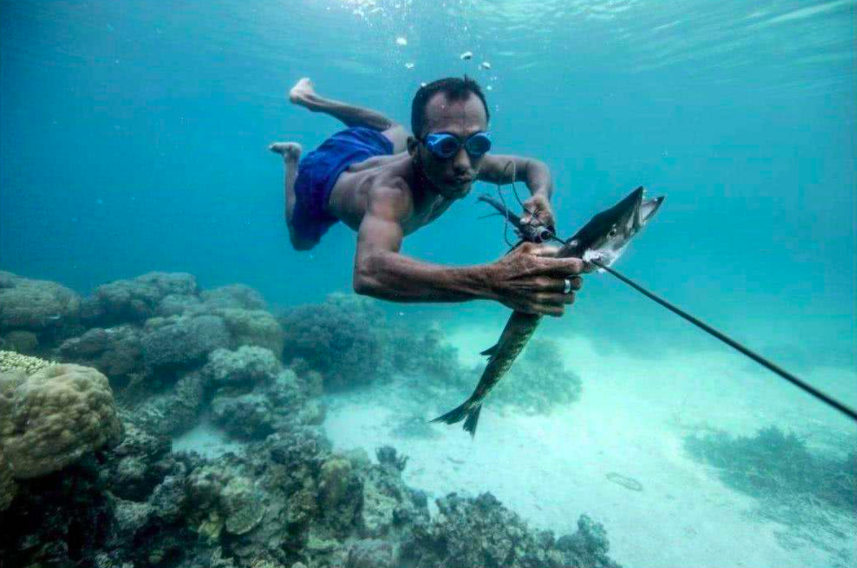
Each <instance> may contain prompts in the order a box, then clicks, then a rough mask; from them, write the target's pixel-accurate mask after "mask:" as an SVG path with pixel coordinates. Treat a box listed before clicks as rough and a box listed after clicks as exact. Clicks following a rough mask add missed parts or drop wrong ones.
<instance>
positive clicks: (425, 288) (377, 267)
mask: <svg viewBox="0 0 857 568" xmlns="http://www.w3.org/2000/svg"><path fill="white" fill-rule="evenodd" d="M412 211H413V204H412V203H411V200H410V193H409V192H407V191H404V190H401V189H397V188H375V189H373V190H371V193H370V196H369V204H368V207H367V211H366V214H365V215H364V217H363V222H362V223H361V224H360V230H359V233H358V237H357V254H356V256H355V261H354V291H355V292H357V293H358V294H365V295H368V296H373V297H375V298H380V299H384V300H392V301H396V302H462V301H466V300H476V299H490V300H496V301H499V302H502V303H503V304H505V305H506V306H508V307H510V308H512V309H515V310H519V311H523V312H527V313H539V314H548V315H554V316H560V315H562V314H563V312H564V308H565V304H570V303H572V302H573V301H574V293H570V294H564V293H563V290H564V288H565V281H566V279H568V280H569V281H570V283H571V286H572V288H573V289H574V290H577V289H579V288H580V285H581V280H580V278H579V277H578V275H579V274H580V272H581V271H582V270H583V268H584V267H583V263H582V261H580V260H579V259H574V258H563V259H560V258H552V257H553V255H554V254H555V250H554V249H551V248H549V247H543V246H542V247H540V246H536V245H531V244H527V245H524V246H521V247H518V248H517V249H515V250H514V251H513V252H511V253H509V254H507V255H506V256H504V257H503V258H501V259H500V260H498V261H497V262H493V263H491V264H483V265H476V266H462V267H447V266H442V265H437V264H432V263H428V262H423V261H420V260H416V259H413V258H410V257H407V256H405V255H403V254H401V253H400V252H399V251H400V249H401V245H402V239H403V238H404V230H403V228H402V225H403V223H404V222H405V220H407V218H408V216H409V215H411V213H412Z"/></svg>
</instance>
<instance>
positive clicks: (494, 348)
mask: <svg viewBox="0 0 857 568" xmlns="http://www.w3.org/2000/svg"><path fill="white" fill-rule="evenodd" d="M498 347H500V342H499V341H498V342H497V343H495V344H494V345H492V346H491V347H489V348H488V349H486V350H485V351H483V352H482V353H480V355H484V356H486V357H491V356H492V355H494V353H496V352H497V348H498Z"/></svg>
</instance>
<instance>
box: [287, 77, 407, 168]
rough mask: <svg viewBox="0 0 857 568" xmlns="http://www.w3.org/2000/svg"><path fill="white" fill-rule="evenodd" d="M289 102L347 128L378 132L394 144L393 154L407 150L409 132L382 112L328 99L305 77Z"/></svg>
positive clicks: (298, 83) (298, 84)
mask: <svg viewBox="0 0 857 568" xmlns="http://www.w3.org/2000/svg"><path fill="white" fill-rule="evenodd" d="M289 100H290V101H292V103H294V104H296V105H300V106H302V107H305V108H308V109H309V110H311V111H312V112H323V113H324V114H329V115H330V116H332V117H333V118H335V119H337V120H339V121H341V122H342V123H344V124H345V126H349V127H350V126H363V127H366V128H371V129H373V130H378V131H380V132H381V134H383V135H384V136H386V137H387V138H389V139H390V141H391V142H392V143H393V153H394V154H398V153H399V152H403V151H404V150H405V143H406V142H407V140H408V132H407V130H405V128H404V127H403V126H402V125H401V124H398V123H397V122H395V121H394V120H391V119H389V118H387V117H386V116H384V115H383V114H381V113H380V112H377V111H374V110H371V109H367V108H362V107H357V106H352V105H349V104H345V103H342V102H339V101H334V100H331V99H326V98H324V97H321V96H319V94H318V93H316V92H315V87H314V86H313V84H312V81H310V80H309V79H308V78H306V77H304V78H303V79H301V80H299V81H298V82H297V83H295V86H294V87H292V88H291V90H290V91H289Z"/></svg>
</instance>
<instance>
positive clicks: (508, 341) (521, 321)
mask: <svg viewBox="0 0 857 568" xmlns="http://www.w3.org/2000/svg"><path fill="white" fill-rule="evenodd" d="M479 200H480V201H483V202H485V203H488V204H489V205H491V206H492V207H494V208H495V209H497V211H498V212H499V213H500V214H501V215H502V216H503V217H505V218H506V220H507V221H508V222H509V223H510V224H512V225H513V226H514V227H515V229H516V230H517V231H518V234H519V236H521V241H520V242H519V243H518V244H520V243H522V242H526V241H530V242H544V241H550V240H558V241H559V242H562V243H563V245H562V246H561V247H560V249H559V251H558V252H557V257H560V258H571V257H573V258H580V259H583V260H585V261H590V262H591V261H598V262H600V263H602V265H603V266H601V265H600V266H601V267H602V268H603V267H607V266H609V265H610V264H612V263H613V262H615V261H616V259H618V258H619V256H621V254H622V253H623V252H624V251H625V249H626V248H627V246H628V243H629V242H630V241H631V239H632V238H633V237H634V236H635V235H636V234H637V233H638V232H639V231H640V230H641V229H642V228H643V227H645V226H646V224H647V223H648V222H649V221H651V219H652V217H654V215H655V213H656V212H657V211H658V208H659V207H660V206H661V203H663V201H664V198H663V197H656V198H654V199H648V200H644V199H643V188H642V187H638V188H637V189H635V190H634V191H632V192H631V193H630V194H629V195H628V196H627V197H625V199H623V200H622V201H620V202H619V203H617V204H616V205H614V206H613V207H611V208H610V209H607V210H605V211H602V212H601V213H599V214H597V215H595V216H594V217H593V218H592V219H591V220H590V221H589V222H588V223H587V224H586V225H584V226H583V227H582V228H581V229H580V230H579V231H577V233H575V234H574V236H573V237H571V238H570V239H568V240H567V241H565V242H563V241H561V240H560V239H558V238H556V236H555V235H554V233H553V231H552V230H551V228H549V227H545V226H544V225H538V224H536V225H532V224H525V223H522V222H521V219H520V217H518V216H517V215H515V214H514V213H512V212H511V211H509V210H508V208H506V206H505V205H504V204H502V203H500V202H498V201H497V200H495V199H494V198H492V197H489V196H487V195H482V196H480V197H479ZM515 246H517V245H515ZM513 248H514V247H513ZM541 319H542V316H540V315H538V314H528V313H524V312H517V311H516V312H513V313H512V315H511V316H510V317H509V321H508V322H507V323H506V327H505V328H504V329H503V333H502V334H501V335H500V340H499V341H498V342H497V344H496V345H494V346H493V347H491V348H490V349H487V350H485V351H483V352H482V355H486V356H488V365H487V366H486V367H485V370H484V371H483V372H482V377H481V378H480V379H479V383H478V384H477V385H476V390H474V391H473V394H472V395H470V398H468V399H467V400H466V401H465V402H464V404H462V405H461V406H459V407H458V408H455V409H454V410H452V411H450V412H447V413H446V414H444V415H443V416H439V417H438V418H435V419H434V420H432V422H445V423H447V424H455V423H457V422H461V421H462V420H464V429H465V430H467V431H468V432H470V435H471V436H475V435H476V425H477V423H478V421H479V412H480V411H481V410H482V401H483V400H484V399H485V397H486V396H488V393H490V392H491V389H493V388H494V387H495V386H496V385H497V383H498V382H499V381H500V379H502V378H503V377H504V376H505V375H506V373H507V372H508V371H509V368H510V367H511V366H512V363H514V362H515V359H516V358H517V357H518V355H519V354H520V353H521V351H522V350H523V349H524V346H525V345H526V344H527V342H528V341H529V340H530V337H532V335H533V333H534V332H535V331H536V328H537V327H538V326H539V322H540V321H541Z"/></svg>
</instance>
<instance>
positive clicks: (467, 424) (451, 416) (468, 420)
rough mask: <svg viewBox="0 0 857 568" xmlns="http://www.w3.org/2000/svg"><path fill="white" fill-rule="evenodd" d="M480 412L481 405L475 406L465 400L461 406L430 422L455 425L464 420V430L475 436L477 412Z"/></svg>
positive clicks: (477, 419) (479, 403)
mask: <svg viewBox="0 0 857 568" xmlns="http://www.w3.org/2000/svg"><path fill="white" fill-rule="evenodd" d="M481 410H482V403H481V402H478V403H476V404H474V403H473V401H471V400H469V399H468V400H467V401H465V402H464V404H462V405H461V406H459V407H457V408H454V409H453V410H450V411H449V412H447V413H446V414H444V415H442V416H438V417H437V418H435V419H434V420H432V422H445V423H446V424H456V423H457V422H461V421H462V420H464V429H465V430H466V431H468V432H470V435H471V436H475V435H476V424H477V423H478V422H479V412H480V411H481Z"/></svg>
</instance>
